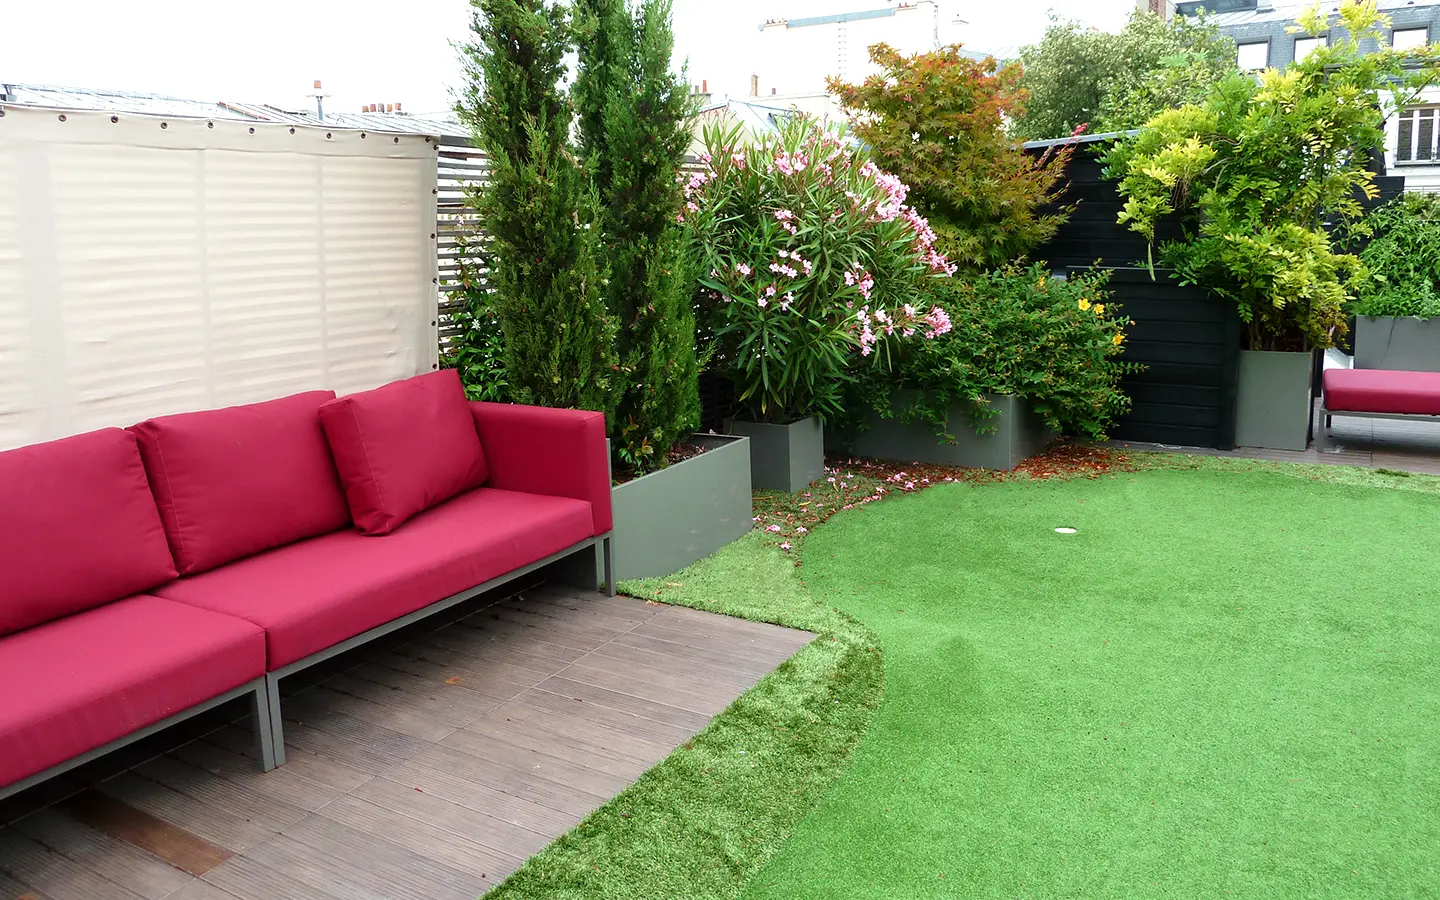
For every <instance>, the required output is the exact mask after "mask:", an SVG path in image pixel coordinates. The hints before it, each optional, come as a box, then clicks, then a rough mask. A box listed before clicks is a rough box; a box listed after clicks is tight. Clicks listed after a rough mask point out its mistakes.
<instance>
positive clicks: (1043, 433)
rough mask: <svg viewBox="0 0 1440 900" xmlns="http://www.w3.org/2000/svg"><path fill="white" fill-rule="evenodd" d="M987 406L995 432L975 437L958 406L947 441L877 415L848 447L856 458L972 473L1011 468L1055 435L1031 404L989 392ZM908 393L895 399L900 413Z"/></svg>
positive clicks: (919, 425) (927, 429) (920, 426)
mask: <svg viewBox="0 0 1440 900" xmlns="http://www.w3.org/2000/svg"><path fill="white" fill-rule="evenodd" d="M986 396H987V397H988V399H989V400H990V407H991V409H994V410H995V412H996V416H995V418H993V419H991V420H990V422H989V424H992V425H994V426H995V431H993V432H991V433H988V434H979V433H977V432H976V431H975V426H974V425H972V424H971V423H970V417H969V416H968V415H967V414H966V412H965V408H964V407H962V406H958V405H957V406H953V407H951V408H950V413H949V416H948V417H947V419H946V423H945V430H946V431H948V432H949V433H950V434H953V435H955V442H954V443H949V442H947V441H946V440H945V439H944V438H942V437H940V436H938V435H937V434H935V429H934V427H933V426H932V425H931V424H930V423H929V422H911V423H909V424H906V423H904V422H901V421H900V420H899V419H886V418H883V417H881V416H879V415H876V416H875V417H874V418H873V420H872V421H871V423H870V428H869V429H868V430H866V431H864V432H862V433H861V434H859V435H858V436H857V437H856V438H855V440H854V441H853V442H852V444H851V450H852V451H853V452H854V453H855V454H856V455H857V456H870V457H874V458H876V459H890V460H898V461H900V462H923V463H935V464H938V465H946V466H965V467H968V468H973V469H1007V470H1008V469H1013V468H1015V467H1016V466H1018V465H1019V464H1020V463H1021V462H1023V461H1024V460H1026V459H1028V458H1029V457H1031V456H1034V455H1035V454H1037V453H1039V452H1040V451H1041V450H1044V449H1045V445H1046V444H1048V443H1050V442H1051V441H1053V440H1054V439H1055V438H1057V437H1059V435H1058V434H1056V433H1055V432H1054V431H1051V430H1050V429H1048V428H1046V427H1045V422H1044V420H1042V419H1041V418H1040V416H1039V415H1038V414H1037V413H1036V412H1035V411H1034V410H1033V409H1031V408H1030V404H1029V403H1027V402H1025V401H1024V400H1022V399H1021V398H1019V397H1017V396H1015V395H1014V394H988V395H986ZM907 403H908V398H907V397H906V392H903V391H902V392H901V393H900V394H898V395H897V396H896V399H895V405H896V409H897V410H898V409H899V408H901V407H902V406H904V405H907Z"/></svg>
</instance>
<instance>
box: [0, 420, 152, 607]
mask: <svg viewBox="0 0 1440 900" xmlns="http://www.w3.org/2000/svg"><path fill="white" fill-rule="evenodd" d="M174 578H175V562H174V560H172V559H171V558H170V550H169V548H168V547H166V545H165V530H164V529H163V528H162V527H161V525H160V514H159V513H158V512H157V511H156V509H155V498H154V497H152V496H151V495H150V487H149V485H148V484H147V483H146V481H145V466H144V465H143V464H142V463H141V462H140V451H139V450H138V449H137V448H136V446H135V438H134V437H133V436H131V435H130V434H128V433H126V432H124V431H122V430H120V429H119V428H107V429H105V430H104V431H95V432H91V433H89V434H81V435H77V436H75V437H70V438H65V439H63V440H59V441H51V442H49V443H46V444H36V445H34V446H32V447H22V448H20V449H19V450H9V451H6V452H4V453H0V634H9V633H11V632H15V631H22V630H24V629H26V628H30V627H31V626H34V625H39V624H41V623H43V622H49V621H51V620H52V619H59V618H61V617H63V616H68V615H70V614H71V613H77V612H80V611H82V610H86V609H92V608H94V607H96V606H101V605H103V604H106V603H109V602H111V601H113V600H119V599H121V598H123V597H128V596H130V595H131V594H138V593H140V592H141V591H146V590H149V589H150V588H153V587H158V586H159V585H162V584H164V583H165V582H167V581H171V580H173V579H174Z"/></svg>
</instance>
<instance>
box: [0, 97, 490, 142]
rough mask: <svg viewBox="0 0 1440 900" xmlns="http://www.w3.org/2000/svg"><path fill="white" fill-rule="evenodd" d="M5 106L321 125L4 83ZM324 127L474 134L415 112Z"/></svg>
mask: <svg viewBox="0 0 1440 900" xmlns="http://www.w3.org/2000/svg"><path fill="white" fill-rule="evenodd" d="M0 103H7V104H13V105H16V106H39V107H43V108H45V109H93V110H101V111H104V112H123V113H134V114H139V115H153V116H174V117H177V118H179V117H186V118H196V119H233V120H239V121H258V122H288V123H290V124H292V125H318V124H321V120H320V119H319V118H317V117H316V115H315V113H314V112H312V111H310V110H301V109H283V108H281V107H278V106H271V105H270V104H268V103H240V102H235V101H225V100H222V101H217V102H214V103H211V102H209V101H206V100H189V99H186V98H183V97H169V96H166V95H164V94H143V93H136V92H134V91H111V90H98V89H93V88H72V87H57V86H54V85H45V84H0ZM324 124H325V125H327V126H329V127H331V128H354V129H358V130H368V131H385V132H394V133H399V134H431V135H440V136H444V137H457V138H468V137H469V136H470V130H469V129H468V128H466V127H465V126H464V125H461V124H460V123H459V122H457V121H455V120H454V119H451V118H448V117H442V116H431V115H426V116H417V115H411V114H409V113H380V112H374V113H347V112H329V113H326V114H325V119H324Z"/></svg>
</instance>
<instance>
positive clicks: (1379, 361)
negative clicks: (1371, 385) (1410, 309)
mask: <svg viewBox="0 0 1440 900" xmlns="http://www.w3.org/2000/svg"><path fill="white" fill-rule="evenodd" d="M1355 368H1357V369H1398V370H1401V371H1406V372H1440V319H1417V318H1415V317H1413V316H1399V317H1397V316H1359V317H1357V318H1356V320H1355Z"/></svg>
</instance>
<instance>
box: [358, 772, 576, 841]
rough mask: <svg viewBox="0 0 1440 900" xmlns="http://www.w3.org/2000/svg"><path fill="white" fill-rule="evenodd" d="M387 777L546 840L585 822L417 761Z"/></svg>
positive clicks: (570, 814)
mask: <svg viewBox="0 0 1440 900" xmlns="http://www.w3.org/2000/svg"><path fill="white" fill-rule="evenodd" d="M384 777H386V778H389V779H390V780H391V781H394V782H397V783H399V784H402V785H404V786H406V787H408V788H412V789H414V790H417V791H424V792H425V793H427V794H433V795H434V796H436V797H443V798H444V799H446V800H449V801H450V802H451V803H458V804H459V805H461V806H466V807H469V808H470V809H474V810H478V811H480V812H483V813H488V814H489V815H492V816H494V817H495V818H497V819H501V820H503V821H506V822H509V823H510V824H512V825H516V826H519V827H520V828H528V829H529V830H531V831H533V832H535V833H536V834H539V835H544V836H547V837H549V836H554V835H557V834H563V833H564V832H566V831H568V830H569V829H570V828H572V827H573V826H574V825H576V824H577V823H578V822H579V821H580V820H581V819H583V818H584V814H583V813H582V812H579V811H577V812H573V813H567V812H561V811H560V810H557V809H553V808H551V807H549V806H545V805H544V804H540V803H536V802H535V801H533V800H527V799H526V798H524V797H517V796H515V795H514V794H507V793H505V792H504V791H502V790H500V789H499V788H495V787H491V786H490V785H486V784H480V783H478V782H476V781H472V780H471V779H469V778H467V777H465V775H464V774H462V773H460V772H457V771H453V770H444V769H439V768H435V767H432V766H427V765H424V764H423V763H422V762H421V761H420V760H416V759H412V760H410V761H408V762H404V763H401V764H400V765H398V766H396V767H395V768H394V769H392V770H390V771H389V772H386V773H385V776H384Z"/></svg>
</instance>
